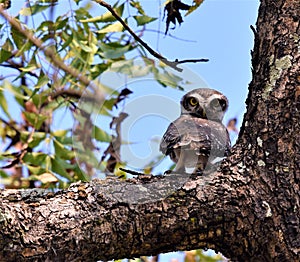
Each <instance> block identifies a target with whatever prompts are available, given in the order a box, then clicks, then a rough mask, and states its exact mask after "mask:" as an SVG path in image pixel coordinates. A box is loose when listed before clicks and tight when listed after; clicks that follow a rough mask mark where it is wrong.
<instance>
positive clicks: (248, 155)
mask: <svg viewBox="0 0 300 262" xmlns="http://www.w3.org/2000/svg"><path fill="white" fill-rule="evenodd" d="M299 17H300V2H299V1H298V0H278V1H271V0H262V1H261V6H260V8H259V16H258V21H257V29H256V33H255V47H254V50H253V53H252V58H253V61H252V62H253V80H252V82H251V84H250V85H249V96H248V99H247V113H246V114H245V118H244V122H243V126H242V129H241V133H240V137H239V140H238V143H237V145H236V146H235V147H234V149H233V152H232V155H231V156H230V157H228V158H227V159H226V161H224V162H223V163H222V166H221V168H220V170H219V171H218V172H214V173H212V174H210V175H207V176H204V177H197V178H190V179H188V180H187V179H186V177H183V176H182V175H168V176H166V177H164V178H147V177H146V178H141V179H133V180H130V181H126V182H122V181H118V180H115V179H110V180H105V181H98V180H95V181H93V182H91V183H76V184H74V185H72V186H71V187H70V188H69V189H68V190H65V191H61V192H57V193H55V194H54V193H49V192H45V191H37V190H33V191H28V190H26V191H20V190H19V191H16V190H6V191H0V198H1V203H0V260H1V261H25V260H32V261H96V260H97V259H98V260H99V259H101V260H108V259H117V258H125V257H127V258H129V257H137V256H140V255H155V254H158V253H161V252H168V251H174V250H188V249H195V248H213V249H215V250H217V251H221V252H222V253H223V254H224V255H225V256H227V257H229V258H231V259H232V260H233V261H299V260H300V227H299V225H300V223H299V222H300V221H299V220H300V190H299V182H300V181H299V180H300V73H299V72H300V54H299V52H300V51H299V49H300V47H299V38H300V36H299V35H300V32H299V31H300V25H299ZM153 189H154V190H153ZM165 196H167V197H165ZM149 199H151V200H152V201H149Z"/></svg>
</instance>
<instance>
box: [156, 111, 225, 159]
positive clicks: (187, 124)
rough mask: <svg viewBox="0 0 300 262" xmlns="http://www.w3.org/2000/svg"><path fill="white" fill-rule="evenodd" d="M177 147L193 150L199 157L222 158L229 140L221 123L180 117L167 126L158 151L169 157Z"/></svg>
mask: <svg viewBox="0 0 300 262" xmlns="http://www.w3.org/2000/svg"><path fill="white" fill-rule="evenodd" d="M179 147H180V148H184V149H185V150H194V151H196V152H195V153H196V154H199V155H207V156H209V155H210V154H213V155H215V156H219V155H222V156H224V155H226V154H227V152H228V151H229V149H230V139H229V135H228V132H227V129H226V128H225V127H224V126H223V124H222V123H218V122H215V121H210V120H206V119H202V118H196V117H190V116H181V117H179V118H178V119H177V120H175V121H174V122H172V123H171V124H170V125H169V127H168V129H167V131H166V133H165V134H164V136H163V138H162V141H161V144H160V150H161V152H162V153H164V154H165V155H171V154H172V153H173V150H174V149H176V148H179Z"/></svg>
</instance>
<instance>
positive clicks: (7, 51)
mask: <svg viewBox="0 0 300 262" xmlns="http://www.w3.org/2000/svg"><path fill="white" fill-rule="evenodd" d="M11 51H13V44H12V42H11V40H10V39H9V38H7V39H6V41H5V43H4V44H3V45H2V46H1V49H0V63H2V62H4V61H6V60H7V59H8V58H10V57H11V56H12V52H11Z"/></svg>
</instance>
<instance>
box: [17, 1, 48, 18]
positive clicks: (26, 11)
mask: <svg viewBox="0 0 300 262" xmlns="http://www.w3.org/2000/svg"><path fill="white" fill-rule="evenodd" d="M51 5H53V3H46V5H45V3H44V4H43V5H42V4H39V3H38V4H35V5H31V6H30V7H24V8H22V9H21V10H20V12H19V13H20V15H24V16H30V15H35V14H38V13H40V12H43V11H44V10H46V9H48V8H49V7H50V6H51Z"/></svg>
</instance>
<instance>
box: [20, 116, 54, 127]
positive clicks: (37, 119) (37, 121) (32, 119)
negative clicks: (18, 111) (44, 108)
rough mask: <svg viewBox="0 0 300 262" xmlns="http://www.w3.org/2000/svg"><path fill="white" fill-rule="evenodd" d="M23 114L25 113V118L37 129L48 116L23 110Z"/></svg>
mask: <svg viewBox="0 0 300 262" xmlns="http://www.w3.org/2000/svg"><path fill="white" fill-rule="evenodd" d="M23 114H24V115H25V117H26V120H27V121H28V122H29V123H30V124H31V125H32V126H33V127H34V128H35V129H37V130H39V129H40V128H41V126H42V124H43V123H44V121H45V120H46V119H47V118H48V117H47V116H44V115H41V114H35V113H31V112H23Z"/></svg>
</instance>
